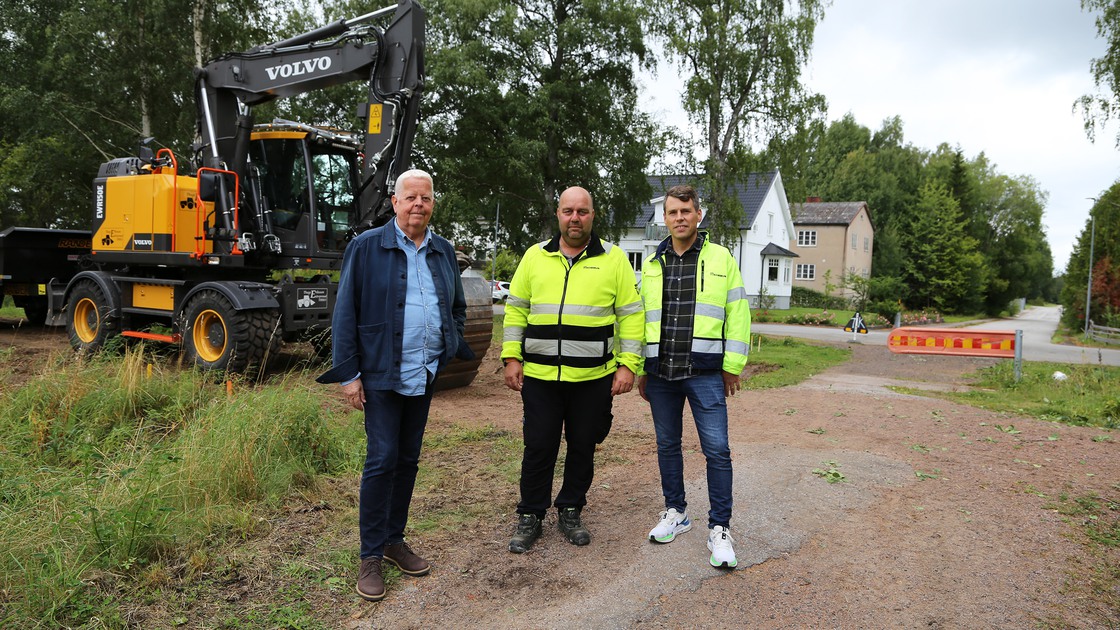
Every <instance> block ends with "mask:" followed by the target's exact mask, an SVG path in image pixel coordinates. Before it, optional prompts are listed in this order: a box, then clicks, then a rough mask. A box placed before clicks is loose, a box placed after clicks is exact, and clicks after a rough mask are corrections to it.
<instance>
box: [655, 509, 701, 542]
mask: <svg viewBox="0 0 1120 630" xmlns="http://www.w3.org/2000/svg"><path fill="white" fill-rule="evenodd" d="M690 529H692V521H690V520H688V515H687V514H685V513H683V512H678V511H677V508H669V509H668V510H665V511H664V512H662V513H661V521H660V522H658V523H657V527H654V528H653V529H651V530H649V541H650V542H655V543H671V542H673V539H674V538H676V537H677V534H683V533H685V532H687V531H688V530H690Z"/></svg>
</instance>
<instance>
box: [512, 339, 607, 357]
mask: <svg viewBox="0 0 1120 630" xmlns="http://www.w3.org/2000/svg"><path fill="white" fill-rule="evenodd" d="M612 346H614V338H611V339H608V340H606V341H572V340H569V339H564V340H562V341H561V342H560V344H559V345H557V343H556V340H555V339H526V340H525V350H524V353H525V354H543V355H546V356H556V354H557V349H558V348H559V350H560V353H561V356H565V357H572V358H574V359H582V358H591V359H596V358H599V357H601V356H603V355H604V353H605V349H606V348H610V347H612Z"/></svg>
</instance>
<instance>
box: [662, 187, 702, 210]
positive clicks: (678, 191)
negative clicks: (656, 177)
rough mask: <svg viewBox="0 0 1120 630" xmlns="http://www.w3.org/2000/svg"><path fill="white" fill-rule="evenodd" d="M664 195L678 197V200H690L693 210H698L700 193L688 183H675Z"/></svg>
mask: <svg viewBox="0 0 1120 630" xmlns="http://www.w3.org/2000/svg"><path fill="white" fill-rule="evenodd" d="M665 196H666V197H672V198H673V199H679V200H680V201H691V202H692V209H693V210H700V195H699V194H698V193H697V192H696V189H695V188H693V187H692V186H689V185H688V184H677V185H676V186H673V187H672V188H670V189H669V191H668V192H666V193H665Z"/></svg>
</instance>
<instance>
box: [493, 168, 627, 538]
mask: <svg viewBox="0 0 1120 630" xmlns="http://www.w3.org/2000/svg"><path fill="white" fill-rule="evenodd" d="M556 217H557V219H558V220H559V222H560V234H559V235H557V236H556V237H555V238H553V239H552V240H550V241H546V242H543V243H539V244H537V245H534V246H532V247H530V248H529V250H528V251H527V252H525V257H524V258H522V259H521V264H519V265H518V267H517V272H516V273H514V275H513V281H512V282H511V283H510V287H509V297H508V298H507V299H506V315H505V339H504V342H503V343H502V361H503V362H504V363H505V381H506V385H507V386H508V387H509V388H510V389H513V390H514V391H519V392H521V400H522V402H523V404H524V410H525V421H524V422H525V424H524V428H523V435H524V441H525V450H524V453H523V455H522V459H521V501H520V502H519V503H518V504H517V514H518V520H517V529H516V531H515V532H514V535H513V537H512V538H511V539H510V543H509V550H510V551H512V552H514V553H524V552H525V551H528V550H529V548H530V547H532V545H533V543H534V542H536V540H537V538H539V537H540V535H541V521H542V520H543V519H544V516H545V513H546V512H547V511H548V508H549V506H550V503H551V504H554V505H555V506H556V509H557V511H558V512H559V528H560V531H561V532H562V533H563V534H564V537H565V538H567V540H568V542H570V543H572V544H573V545H586V544H589V543H590V542H591V534H590V532H588V530H587V528H586V527H585V526H584V525H583V521H582V519H581V512H582V510H583V506H584V505H586V503H587V490H588V489H589V488H590V487H591V480H592V478H593V477H594V474H595V445H596V444H598V443H599V442H602V441H603V439H604V438H606V436H607V432H608V431H609V430H610V426H611V420H612V417H613V416H612V415H611V405H612V401H613V398H612V397H613V396H617V395H619V394H625V393H626V392H629V391H630V390H631V388H633V386H634V375H635V374H637V373H638V370H639V363H640V361H641V357H640V352H641V346H642V328H643V321H644V319H643V315H642V301H641V298H640V297H638V292H637V289H636V287H635V282H634V268H633V267H631V266H630V261H629V260H628V259H627V257H626V253H625V252H623V251H622V250H621V249H619V248H618V247H615V246H614V245H612V244H610V243H607V242H605V241H602V240H600V239H599V237H598V236H596V235H595V233H594V232H593V231H592V224H593V223H594V220H595V209H594V206H593V205H592V201H591V194H590V193H588V192H587V191H586V190H584V189H583V188H579V187H572V188H569V189H567V190H565V191H564V192H563V193H562V194H561V195H560V203H559V206H558V208H557V210H556ZM616 329H617V335H618V338H617V339H616V338H615V334H616ZM561 435H563V436H564V440H565V441H566V442H567V444H568V449H567V454H566V456H565V461H564V483H563V485H562V486H561V487H560V492H559V493H558V494H557V495H556V500H555V502H554V503H553V502H552V476H553V471H554V470H555V468H556V457H557V454H558V453H559V450H560V437H561Z"/></svg>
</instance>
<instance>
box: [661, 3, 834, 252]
mask: <svg viewBox="0 0 1120 630" xmlns="http://www.w3.org/2000/svg"><path fill="white" fill-rule="evenodd" d="M824 4H825V3H824V2H822V0H802V1H801V2H796V3H793V2H789V1H788V0H671V1H670V2H668V3H665V4H658V5H657V7H658V12H659V18H658V21H657V23H656V26H655V27H654V28H655V31H656V32H657V33H658V34H659V35H660V36H661V38H662V39H663V40H664V42H665V48H666V51H667V52H668V54H669V56H670V57H671V58H672V59H673V60H674V61H675V62H676V63H677V65H678V66H679V67H680V68H681V69H682V71H683V76H682V83H683V85H682V86H681V87H682V89H681V91H682V92H683V94H684V101H683V105H684V109H685V112H686V113H687V114H688V117H689V121H690V122H691V123H692V124H693V125H694V126H695V127H697V128H699V129H701V130H702V135H703V143H704V148H703V152H704V155H705V157H704V158H703V160H702V163H701V164H698V165H696V166H697V169H698V170H699V171H700V172H701V173H703V174H704V180H705V181H703V182H702V186H703V188H704V189H706V190H708V191H709V195H710V197H711V198H709V199H708V200H707V202H706V206H707V207H708V209H709V212H708V215H707V217H708V221H709V225H710V229H711V231H712V235H713V238H714V239H716V240H725V239H727V238H728V237H730V236H731V235H737V234H738V230H739V224H740V221H741V216H742V208H741V207H740V205H739V203H738V202H737V201H736V200H735V198H734V197H733V196H732V195H730V194H729V191H730V190H732V188H733V187H734V186H735V185H736V184H740V183H743V182H745V181H746V178H747V176H748V175H749V173H750V172H751V171H752V170H756V169H757V168H759V165H760V159H759V156H757V155H754V154H752V152H751V149H750V147H751V144H752V143H756V144H758V145H762V146H766V145H767V144H768V143H770V142H771V141H772V140H774V139H775V138H778V139H780V138H782V137H785V136H793V135H794V134H795V133H796V132H797V131H798V130H800V129H805V128H807V126H808V121H810V120H811V119H813V118H816V117H819V116H821V115H822V113H823V111H824V106H825V101H824V98H823V97H822V96H820V95H818V94H813V93H811V92H810V91H809V90H807V89H806V88H805V86H804V85H803V84H802V82H801V71H802V68H803V66H804V65H805V63H806V62H807V61H808V59H809V55H810V52H811V50H812V45H813V33H814V31H815V29H816V25H817V22H818V21H820V20H821V18H822V17H823V16H824ZM687 157H688V158H689V159H690V160H691V159H692V151H691V150H689V151H688V154H687Z"/></svg>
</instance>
